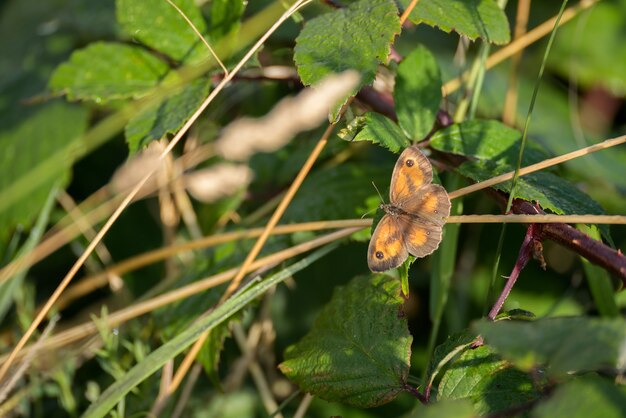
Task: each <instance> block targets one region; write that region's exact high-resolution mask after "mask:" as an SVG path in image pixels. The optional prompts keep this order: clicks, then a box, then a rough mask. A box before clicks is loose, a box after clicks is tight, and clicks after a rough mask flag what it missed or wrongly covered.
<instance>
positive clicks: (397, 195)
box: [389, 145, 433, 204]
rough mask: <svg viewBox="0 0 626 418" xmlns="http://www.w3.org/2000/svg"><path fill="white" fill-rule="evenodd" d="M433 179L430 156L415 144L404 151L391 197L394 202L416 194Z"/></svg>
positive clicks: (395, 171) (395, 174) (397, 166)
mask: <svg viewBox="0 0 626 418" xmlns="http://www.w3.org/2000/svg"><path fill="white" fill-rule="evenodd" d="M432 181H433V169H432V166H431V165H430V162H429V161H428V158H426V157H425V156H424V154H422V152H421V151H420V150H419V148H417V147H416V146H415V145H414V146H412V147H409V148H407V149H405V150H404V151H402V154H400V157H399V158H398V161H397V162H396V166H395V167H394V170H393V174H392V175H391V187H390V188H389V199H390V200H391V203H392V204H396V203H397V202H400V201H403V200H406V199H408V198H410V197H411V196H414V195H415V194H416V193H417V191H418V190H419V189H420V188H421V187H422V186H424V185H426V184H429V183H431V182H432Z"/></svg>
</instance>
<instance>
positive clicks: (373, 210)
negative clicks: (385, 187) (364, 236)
mask: <svg viewBox="0 0 626 418" xmlns="http://www.w3.org/2000/svg"><path fill="white" fill-rule="evenodd" d="M372 186H374V189H376V193H378V196H379V197H380V200H381V201H382V202H383V203H385V199H383V196H382V195H381V194H380V191H379V190H378V187H376V185H375V184H374V182H372ZM375 211H376V209H372V210H368V211H367V212H365V213H364V214H363V215H362V216H361V219H363V218H365V216H367V215H368V214H370V213H372V212H375Z"/></svg>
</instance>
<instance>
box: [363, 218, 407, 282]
mask: <svg viewBox="0 0 626 418" xmlns="http://www.w3.org/2000/svg"><path fill="white" fill-rule="evenodd" d="M408 256H409V253H408V250H407V248H406V246H405V244H404V234H403V231H402V227H401V226H400V225H399V222H398V219H396V217H394V216H392V215H385V216H383V217H382V219H381V220H380V222H378V225H377V226H376V229H375V230H374V233H373V234H372V238H371V239H370V244H369V247H368V249H367V264H368V266H369V268H370V270H372V271H375V272H380V271H387V270H390V269H392V268H396V267H398V266H399V265H400V264H402V263H404V260H406V259H407V257H408Z"/></svg>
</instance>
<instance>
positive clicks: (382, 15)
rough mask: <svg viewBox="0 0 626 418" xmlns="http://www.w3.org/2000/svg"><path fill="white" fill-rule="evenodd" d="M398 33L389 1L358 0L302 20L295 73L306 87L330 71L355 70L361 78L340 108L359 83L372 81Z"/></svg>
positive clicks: (397, 20)
mask: <svg viewBox="0 0 626 418" xmlns="http://www.w3.org/2000/svg"><path fill="white" fill-rule="evenodd" d="M399 32H400V19H399V18H398V9H397V8H396V5H395V3H394V2H393V1H391V0H362V1H358V2H356V3H352V4H350V5H349V6H348V7H346V8H343V9H339V10H334V11H332V12H329V13H326V14H323V15H321V16H318V17H316V18H314V19H311V20H310V21H308V22H307V23H306V25H305V26H304V29H302V32H301V33H300V35H299V36H298V38H297V39H296V47H295V53H294V60H295V62H296V66H297V68H298V74H299V75H300V78H301V79H302V82H303V83H304V84H305V85H307V86H309V85H311V84H315V83H317V82H318V81H320V80H322V79H323V78H325V77H326V76H328V75H330V74H333V73H336V74H338V73H341V72H343V71H346V70H349V69H353V70H356V71H358V72H359V74H360V75H361V81H360V83H359V84H358V85H357V86H356V87H355V89H354V90H353V91H352V92H350V93H349V94H348V95H347V96H346V98H345V100H343V101H342V103H339V106H338V107H340V106H341V105H342V104H343V103H344V102H345V101H346V100H347V99H348V98H349V97H351V96H353V95H354V94H355V93H356V92H357V91H358V90H359V89H360V88H361V87H362V86H364V85H368V84H371V83H372V82H373V81H374V76H375V74H376V70H377V69H378V65H379V64H380V63H386V62H387V57H388V56H389V52H390V48H391V43H392V42H393V39H394V38H395V36H396V35H397V34H398V33H399ZM337 110H338V109H335V112H336V111H337ZM335 116H336V115H335Z"/></svg>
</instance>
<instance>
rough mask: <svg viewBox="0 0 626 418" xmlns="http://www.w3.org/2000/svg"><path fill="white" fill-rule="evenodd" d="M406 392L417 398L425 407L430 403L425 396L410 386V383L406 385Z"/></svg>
mask: <svg viewBox="0 0 626 418" xmlns="http://www.w3.org/2000/svg"><path fill="white" fill-rule="evenodd" d="M404 390H406V391H407V392H409V393H410V394H411V395H413V396H415V397H416V398H417V399H419V401H420V402H421V403H423V404H424V405H426V404H427V403H428V399H427V398H426V397H425V396H424V395H422V394H421V393H420V391H419V390H417V389H415V388H414V387H413V386H411V385H409V384H408V383H405V384H404Z"/></svg>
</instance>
